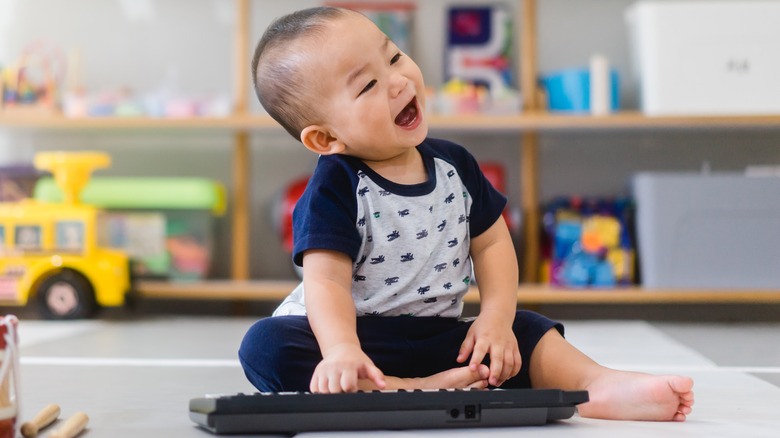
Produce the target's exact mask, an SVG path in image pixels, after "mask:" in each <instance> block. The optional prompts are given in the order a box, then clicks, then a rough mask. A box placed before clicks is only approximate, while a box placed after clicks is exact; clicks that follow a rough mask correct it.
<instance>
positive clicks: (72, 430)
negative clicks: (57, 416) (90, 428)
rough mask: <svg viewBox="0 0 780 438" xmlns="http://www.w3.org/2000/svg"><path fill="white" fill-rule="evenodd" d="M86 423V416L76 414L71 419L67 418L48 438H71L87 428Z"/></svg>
mask: <svg viewBox="0 0 780 438" xmlns="http://www.w3.org/2000/svg"><path fill="white" fill-rule="evenodd" d="M88 422H89V417H87V414H85V413H83V412H76V413H75V414H73V416H72V417H70V418H68V419H67V420H66V421H65V423H63V424H62V426H60V428H59V429H57V430H55V431H54V432H52V433H51V434H49V438H73V437H74V436H76V435H78V434H79V433H81V431H82V430H84V428H85V427H87V423H88Z"/></svg>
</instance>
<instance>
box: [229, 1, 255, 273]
mask: <svg viewBox="0 0 780 438" xmlns="http://www.w3.org/2000/svg"><path fill="white" fill-rule="evenodd" d="M249 3H250V0H236V27H235V32H236V33H235V45H234V50H235V53H234V54H233V56H234V57H235V60H234V68H235V71H234V79H233V80H234V81H235V82H234V84H233V87H234V89H233V91H234V96H233V99H234V102H235V107H234V109H233V111H234V114H235V115H246V113H247V112H248V102H247V96H248V95H249V88H248V87H249V80H250V79H249V60H248V55H247V53H248V52H249V27H250V26H249V19H250V4H249ZM251 163H252V157H251V151H250V145H249V132H248V131H246V130H239V131H236V132H235V133H234V134H233V160H232V170H233V171H232V175H233V203H232V204H233V205H232V212H233V220H232V228H233V230H232V241H231V248H232V254H231V256H232V257H231V276H232V278H233V280H248V279H249V242H250V233H249V212H250V208H249V204H250V199H251V195H250V183H251V178H250V166H251Z"/></svg>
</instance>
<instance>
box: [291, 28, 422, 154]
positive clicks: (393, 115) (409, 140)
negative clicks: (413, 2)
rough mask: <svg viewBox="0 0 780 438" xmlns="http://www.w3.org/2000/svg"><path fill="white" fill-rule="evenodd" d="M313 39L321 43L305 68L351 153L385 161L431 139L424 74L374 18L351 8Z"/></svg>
mask: <svg viewBox="0 0 780 438" xmlns="http://www.w3.org/2000/svg"><path fill="white" fill-rule="evenodd" d="M309 44H316V47H309V49H310V50H309V53H310V54H311V55H310V56H309V58H308V60H309V62H306V64H307V65H306V66H305V68H309V69H310V70H309V71H308V74H311V75H314V76H315V78H316V79H315V83H314V86H315V89H316V90H317V92H316V93H317V94H318V96H317V97H316V98H315V99H314V100H313V101H312V102H311V104H312V105H317V106H318V111H317V112H318V113H319V114H322V115H323V116H324V120H323V123H321V124H322V125H323V126H324V127H326V128H327V129H328V130H329V131H330V132H331V135H332V136H333V137H335V138H336V139H338V140H339V141H341V142H343V143H344V145H345V150H344V153H345V154H347V155H352V156H356V157H358V158H362V159H364V160H385V159H389V158H393V157H395V156H398V155H399V154H401V153H403V152H405V151H408V150H409V149H410V148H414V147H415V146H417V145H418V144H420V143H421V142H422V141H423V140H424V139H425V137H426V136H427V134H428V125H427V122H426V121H425V117H424V114H423V111H424V108H425V85H424V83H423V77H422V73H421V72H420V69H419V67H417V64H415V63H414V61H412V60H411V58H409V57H408V56H406V55H405V54H404V53H402V52H401V51H400V50H399V49H398V48H397V47H396V46H395V44H393V42H392V41H390V39H388V38H387V36H385V34H384V33H382V31H380V30H379V28H377V27H376V26H375V25H374V24H373V23H372V22H371V21H370V20H368V19H367V18H365V17H363V16H361V15H359V14H354V13H350V14H348V16H347V17H345V18H341V19H338V20H336V21H334V22H332V23H330V24H328V25H327V28H326V31H325V35H324V38H315V39H312V40H310V42H309Z"/></svg>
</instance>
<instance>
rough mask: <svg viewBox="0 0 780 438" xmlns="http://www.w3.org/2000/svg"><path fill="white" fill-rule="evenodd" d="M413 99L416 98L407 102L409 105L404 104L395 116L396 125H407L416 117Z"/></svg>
mask: <svg viewBox="0 0 780 438" xmlns="http://www.w3.org/2000/svg"><path fill="white" fill-rule="evenodd" d="M415 101H416V99H415V100H412V101H411V102H409V105H406V107H405V108H404V109H403V111H401V113H400V114H398V116H397V117H396V118H395V124H396V125H398V126H408V125H410V124H412V122H414V120H415V119H416V118H417V105H416V103H415Z"/></svg>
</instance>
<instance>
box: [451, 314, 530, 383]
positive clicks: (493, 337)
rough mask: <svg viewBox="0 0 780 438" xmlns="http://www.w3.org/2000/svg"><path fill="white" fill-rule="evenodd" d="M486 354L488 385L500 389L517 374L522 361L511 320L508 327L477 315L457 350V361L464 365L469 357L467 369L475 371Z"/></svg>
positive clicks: (491, 317) (488, 316)
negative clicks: (487, 359) (488, 374)
mask: <svg viewBox="0 0 780 438" xmlns="http://www.w3.org/2000/svg"><path fill="white" fill-rule="evenodd" d="M486 354H489V355H490V376H489V378H488V383H489V384H491V385H493V386H501V385H502V384H503V383H504V382H505V381H506V380H507V379H510V378H512V377H514V376H515V375H517V373H519V372H520V366H521V365H522V363H523V361H522V358H521V357H520V349H519V348H518V346H517V338H515V333H514V332H513V331H512V321H511V320H510V321H509V322H508V323H507V322H506V321H504V320H503V319H502V318H501V317H499V316H496V315H491V314H485V313H480V315H479V317H477V319H476V320H475V321H474V323H473V324H472V325H471V328H469V331H468V333H467V334H466V339H465V340H464V341H463V344H461V346H460V352H459V353H458V358H457V361H458V362H459V363H463V362H465V361H466V359H468V357H469V355H471V361H469V367H471V369H472V370H476V369H477V367H478V366H479V365H480V364H481V363H482V360H483V359H484V358H485V355H486Z"/></svg>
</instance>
